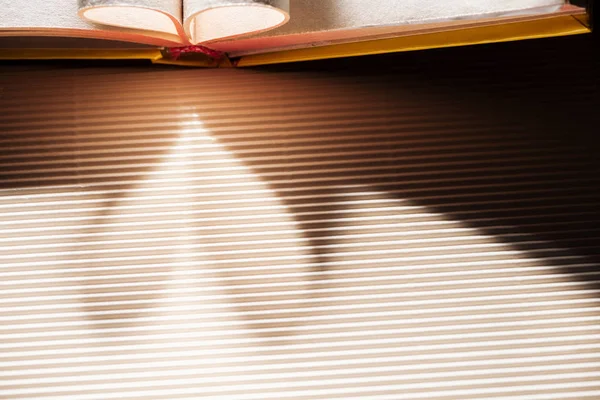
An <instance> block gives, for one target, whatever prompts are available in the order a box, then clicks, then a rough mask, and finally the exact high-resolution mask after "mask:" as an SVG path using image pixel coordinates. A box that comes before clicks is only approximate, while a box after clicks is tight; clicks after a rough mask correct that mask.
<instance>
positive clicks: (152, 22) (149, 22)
mask: <svg viewBox="0 0 600 400" xmlns="http://www.w3.org/2000/svg"><path fill="white" fill-rule="evenodd" d="M181 13H182V11H181V0H79V15H80V16H81V17H83V18H85V19H87V20H89V21H92V22H96V23H100V24H105V25H112V26H117V27H122V28H131V29H142V30H151V31H158V32H164V33H168V34H172V35H178V36H183V29H182V27H181V18H182V14H181Z"/></svg>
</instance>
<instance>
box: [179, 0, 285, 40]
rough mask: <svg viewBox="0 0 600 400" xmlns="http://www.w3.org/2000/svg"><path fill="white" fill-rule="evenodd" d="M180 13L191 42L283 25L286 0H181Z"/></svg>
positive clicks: (216, 38) (222, 37)
mask: <svg viewBox="0 0 600 400" xmlns="http://www.w3.org/2000/svg"><path fill="white" fill-rule="evenodd" d="M183 16H184V21H185V24H184V26H185V31H186V33H187V36H188V37H189V39H190V41H191V42H192V43H194V44H196V43H202V42H210V41H214V40H219V39H233V38H236V37H239V36H242V35H247V34H250V33H261V32H265V31H268V30H271V29H273V28H277V27H279V26H281V25H283V24H285V23H286V22H287V21H288V20H289V18H290V16H289V0H183Z"/></svg>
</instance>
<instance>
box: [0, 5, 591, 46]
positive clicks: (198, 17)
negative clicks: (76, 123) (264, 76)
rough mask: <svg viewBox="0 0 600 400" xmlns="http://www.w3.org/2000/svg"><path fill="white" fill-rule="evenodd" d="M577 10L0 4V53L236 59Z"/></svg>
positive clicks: (558, 7)
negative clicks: (124, 52)
mask: <svg viewBox="0 0 600 400" xmlns="http://www.w3.org/2000/svg"><path fill="white" fill-rule="evenodd" d="M584 14H585V10H584V9H583V8H581V7H577V6H574V5H571V4H568V3H567V2H566V1H565V0H445V1H440V0H368V1H366V0H24V1H18V0H0V49H1V48H6V47H13V48H15V39H14V38H15V37H16V38H19V40H18V41H17V46H21V47H26V48H32V47H33V48H39V47H49V48H53V49H57V48H63V47H69V46H71V47H73V46H75V47H82V46H83V47H84V48H89V47H94V46H97V44H92V42H94V40H90V41H89V43H84V44H83V45H82V42H81V41H79V42H75V43H76V44H72V43H73V42H68V40H62V41H61V38H85V39H102V40H109V41H115V42H110V44H109V45H107V47H108V48H111V47H112V46H114V47H115V48H123V43H137V44H142V45H147V46H153V47H154V48H173V47H182V46H194V45H201V47H204V48H207V49H211V50H214V51H217V52H222V53H224V54H225V53H226V54H227V55H229V56H230V57H240V56H245V55H252V54H264V53H273V52H280V51H289V50H297V49H312V48H315V47H320V46H331V45H339V44H347V43H356V42H363V41H372V40H375V39H378V40H381V39H389V38H398V37H406V36H410V35H424V34H431V33H435V32H448V31H453V30H454V31H455V30H458V29H471V28H476V27H482V26H493V25H498V24H509V23H517V22H523V21H540V20H542V19H548V18H550V17H565V16H567V17H572V16H578V15H584ZM574 24H575V25H577V22H575V21H574ZM580 28H581V29H583V27H580ZM569 29H570V28H568V29H567V30H569ZM575 30H576V29H575ZM562 33H565V32H562ZM573 33H578V32H573ZM24 37H28V38H27V39H24ZM48 37H51V38H55V39H52V40H50V41H48ZM7 38H13V39H12V42H10V39H7ZM33 38H35V39H33ZM42 38H43V40H42ZM492 41H493V39H492ZM95 42H96V43H97V40H96V41H95ZM3 43H9V45H4V46H3ZM105 47H106V46H105ZM125 47H126V46H125ZM198 47H200V46H198ZM383 50H385V49H383Z"/></svg>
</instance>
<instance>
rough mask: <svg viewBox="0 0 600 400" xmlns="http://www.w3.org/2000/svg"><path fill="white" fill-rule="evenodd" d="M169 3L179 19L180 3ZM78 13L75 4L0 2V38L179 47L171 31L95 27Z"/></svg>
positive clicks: (63, 1) (39, 0)
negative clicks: (110, 42)
mask: <svg viewBox="0 0 600 400" xmlns="http://www.w3.org/2000/svg"><path fill="white" fill-rule="evenodd" d="M171 1H172V2H173V4H175V3H178V4H179V6H178V7H179V14H177V11H176V10H175V9H173V10H174V11H173V12H174V14H173V16H177V15H179V17H178V18H179V19H180V18H181V17H180V15H181V10H180V9H181V3H180V1H179V0H169V2H171ZM90 3H95V4H99V3H101V2H100V1H92V2H90ZM154 3H157V4H158V3H160V9H161V10H163V11H164V10H165V9H166V8H167V7H165V5H166V4H167V1H164V0H156V1H154ZM78 11H80V8H79V7H78V3H77V0H28V1H14V0H0V36H55V37H80V38H96V39H110V40H122V41H129V42H137V43H145V44H151V45H155V46H176V45H178V44H179V45H180V44H181V43H182V39H181V36H180V35H179V34H173V33H171V32H172V30H170V29H166V30H162V31H156V30H152V31H148V30H140V29H139V28H143V27H141V26H137V27H136V26H135V25H122V26H125V27H122V26H119V27H113V26H108V25H95V24H93V23H91V22H89V20H91V18H86V19H88V20H84V19H82V18H80V17H79V16H78ZM161 15H163V14H161ZM87 16H88V15H87V14H86V17H87ZM96 22H100V21H96ZM115 25H116V24H115ZM130 28H138V29H130Z"/></svg>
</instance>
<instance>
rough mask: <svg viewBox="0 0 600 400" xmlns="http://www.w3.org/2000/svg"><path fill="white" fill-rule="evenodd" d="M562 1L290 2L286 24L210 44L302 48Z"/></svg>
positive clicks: (539, 9)
mask: <svg viewBox="0 0 600 400" xmlns="http://www.w3.org/2000/svg"><path fill="white" fill-rule="evenodd" d="M564 4H565V1H564V0H502V1H497V0H448V1H444V2H440V1H439V0H402V1H395V0H370V1H369V2H368V5H367V4H366V2H365V1H364V0H302V1H294V2H292V3H291V6H290V16H291V19H290V22H289V23H288V24H286V25H285V26H283V27H280V28H278V29H275V30H272V31H269V32H265V33H261V34H260V35H255V36H253V37H252V38H244V39H243V40H239V41H228V42H222V43H217V44H215V45H214V47H216V48H218V49H219V50H222V51H228V52H234V53H237V54H248V53H252V52H262V51H263V50H264V49H269V48H286V47H305V46H307V45H309V44H316V43H320V44H324V43H327V42H331V41H340V40H341V41H353V40H357V39H360V38H361V37H368V36H374V35H385V34H391V35H393V34H394V33H398V32H406V31H409V30H418V29H419V28H420V27H422V26H426V25H440V24H444V25H447V24H454V25H460V24H461V22H463V23H468V22H469V21H477V20H481V19H491V18H500V17H514V16H519V15H521V16H522V15H528V14H544V13H551V12H555V11H557V10H559V9H560V7H561V6H562V5H564Z"/></svg>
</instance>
